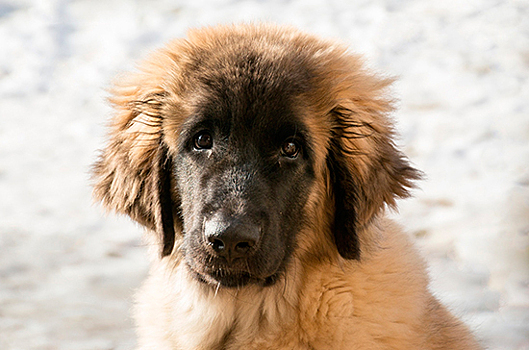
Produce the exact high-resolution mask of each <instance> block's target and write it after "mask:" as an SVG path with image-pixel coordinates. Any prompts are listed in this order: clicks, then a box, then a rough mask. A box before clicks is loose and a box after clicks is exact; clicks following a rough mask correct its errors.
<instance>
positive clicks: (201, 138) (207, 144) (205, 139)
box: [195, 131, 213, 149]
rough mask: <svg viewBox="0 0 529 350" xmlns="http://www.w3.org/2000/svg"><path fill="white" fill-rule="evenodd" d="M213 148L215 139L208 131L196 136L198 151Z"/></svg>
mask: <svg viewBox="0 0 529 350" xmlns="http://www.w3.org/2000/svg"><path fill="white" fill-rule="evenodd" d="M211 147H213V137H212V136H211V134H210V133H208V132H207V131H203V132H201V133H199V134H197V135H196V136H195V148H196V149H210V148H211Z"/></svg>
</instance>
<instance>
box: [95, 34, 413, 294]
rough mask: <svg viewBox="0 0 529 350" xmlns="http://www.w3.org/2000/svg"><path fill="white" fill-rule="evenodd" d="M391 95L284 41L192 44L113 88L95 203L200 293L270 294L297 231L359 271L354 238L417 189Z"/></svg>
mask: <svg viewBox="0 0 529 350" xmlns="http://www.w3.org/2000/svg"><path fill="white" fill-rule="evenodd" d="M388 84H389V81H388V80H380V79H377V78H376V77H374V76H373V75H370V74H368V73H367V72H366V71H365V70H364V69H363V68H362V67H361V64H360V61H359V59H358V58H357V57H355V56H352V55H350V54H347V53H346V51H345V50H344V49H343V48H342V47H340V46H337V45H335V44H333V43H328V42H324V41H320V40H317V39H315V38H313V37H311V36H308V35H305V34H302V33H299V32H297V31H295V30H292V29H284V28H277V27H272V26H265V25H258V26H251V25H244V26H232V27H215V28H207V29H203V30H200V31H194V32H191V33H190V35H189V39H188V40H178V41H175V42H173V43H171V44H169V45H168V46H167V47H166V48H165V49H163V50H161V51H158V52H156V53H155V54H154V55H153V56H152V57H151V58H150V59H148V60H147V61H146V62H145V63H144V65H143V66H142V67H141V69H140V71H139V72H138V73H136V74H133V75H131V76H129V78H128V80H126V81H122V82H121V83H120V85H119V86H118V87H116V89H115V91H114V96H113V99H112V101H113V103H114V105H115V107H116V110H117V113H116V115H115V118H114V120H113V121H114V122H113V125H112V131H111V135H110V138H111V139H110V143H109V145H108V146H107V148H106V149H105V150H104V151H103V153H102V155H101V157H100V159H99V160H98V162H97V163H96V164H95V166H94V179H95V195H96V197H97V198H98V199H99V200H101V201H102V202H103V203H104V204H105V205H106V206H107V207H108V208H110V209H113V210H116V211H117V212H120V213H126V214H128V215H130V216H131V217H132V218H133V219H134V220H136V221H138V222H140V223H141V224H143V225H145V226H146V227H147V228H149V229H150V230H152V231H155V232H156V233H157V234H158V240H159V242H160V244H161V249H160V251H161V255H162V257H166V256H174V255H178V256H181V257H183V259H184V261H185V263H186V264H187V266H188V268H189V271H190V272H192V274H193V275H194V276H195V277H196V278H197V279H198V280H200V281H203V282H206V283H210V284H219V283H220V284H221V285H223V286H228V287H233V286H242V285H245V284H247V283H258V284H262V285H268V284H272V283H273V282H275V281H276V280H277V278H278V276H280V274H281V272H283V271H284V269H285V267H286V265H287V264H288V262H289V259H290V257H291V256H292V254H293V253H294V252H295V250H296V249H297V247H298V246H299V244H298V243H299V242H298V240H297V239H298V237H299V234H300V232H301V231H302V230H308V231H310V232H312V234H313V235H315V236H317V237H316V238H317V239H315V240H314V241H315V242H321V244H327V243H329V244H330V245H332V246H334V247H335V251H337V252H338V253H339V255H341V256H342V257H343V258H346V259H359V258H360V252H361V249H362V244H364V242H363V241H365V240H366V238H362V236H361V235H360V234H359V231H361V230H362V228H363V227H365V226H366V225H367V224H368V223H369V222H371V221H372V220H373V218H374V217H376V216H377V214H378V213H379V212H380V211H381V210H382V208H383V207H384V205H385V204H387V205H389V206H393V205H394V204H395V198H396V197H405V196H406V195H407V193H408V192H407V189H408V188H409V187H410V186H411V183H410V181H411V180H412V179H414V178H417V176H418V175H417V172H416V171H415V170H414V169H412V168H411V167H410V166H409V165H408V163H407V161H406V159H405V158H404V157H403V156H402V154H401V153H399V152H398V151H397V150H396V149H395V147H394V145H393V143H392V135H393V132H392V126H391V123H390V121H389V119H388V118H387V116H386V115H387V113H388V112H390V110H391V104H390V102H389V101H388V100H387V99H386V98H385V97H384V94H383V92H384V89H385V88H386V87H387V85H388ZM309 207H310V208H309ZM318 210H319V211H320V212H321V213H328V214H321V215H320V216H322V215H323V216H325V215H326V216H331V217H329V218H328V220H319V221H318V220H316V216H319V215H318V214H317V212H318ZM316 222H317V223H318V224H316ZM314 225H316V226H318V227H314ZM331 232H332V234H331ZM328 241H330V242H328ZM316 244H317V243H316ZM337 256H338V254H337Z"/></svg>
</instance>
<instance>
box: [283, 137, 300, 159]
mask: <svg viewBox="0 0 529 350" xmlns="http://www.w3.org/2000/svg"><path fill="white" fill-rule="evenodd" d="M300 148H301V147H300V146H299V144H298V143H297V142H296V141H295V140H286V141H285V142H284V143H283V145H282V146H281V154H282V155H283V156H285V157H288V158H296V157H297V156H298V154H299V151H300Z"/></svg>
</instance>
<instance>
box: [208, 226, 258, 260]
mask: <svg viewBox="0 0 529 350" xmlns="http://www.w3.org/2000/svg"><path fill="white" fill-rule="evenodd" d="M260 235H261V228H260V227H259V226H258V225H254V224H249V223H245V222H244V221H242V220H240V219H232V218H230V219H223V218H221V217H218V216H217V217H213V218H212V219H210V220H206V222H205V223H204V236H205V239H206V244H207V245H208V246H209V248H210V249H211V250H212V251H213V252H214V253H215V254H216V255H218V256H222V257H224V258H226V260H227V261H228V262H232V261H233V260H235V259H239V258H246V257H248V256H249V255H251V254H252V253H253V251H255V248H256V245H257V242H258V241H259V238H260Z"/></svg>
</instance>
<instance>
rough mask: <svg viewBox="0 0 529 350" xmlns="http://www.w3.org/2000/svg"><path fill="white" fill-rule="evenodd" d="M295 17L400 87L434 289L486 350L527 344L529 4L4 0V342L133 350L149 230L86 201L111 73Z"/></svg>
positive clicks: (0, 125)
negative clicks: (203, 29)
mask: <svg viewBox="0 0 529 350" xmlns="http://www.w3.org/2000/svg"><path fill="white" fill-rule="evenodd" d="M254 19H260V20H269V21H274V22H279V23H290V24H294V25H296V26H298V27H300V28H303V29H306V30H308V31H310V32H313V33H316V34H320V35H323V36H326V37H331V38H339V39H341V40H342V41H345V42H347V43H349V44H350V45H351V47H352V48H353V50H354V51H356V52H359V53H362V54H364V55H365V56H366V57H367V58H368V59H369V61H370V62H371V65H372V66H373V67H374V68H376V69H378V70H380V71H384V72H387V73H389V74H392V75H397V76H399V77H400V80H399V82H398V83H397V84H396V85H395V93H396V95H397V96H398V97H399V98H400V100H401V107H400V110H399V111H398V113H397V115H396V117H397V118H398V120H399V123H398V126H399V130H400V131H401V133H402V140H401V143H402V145H403V148H404V149H405V151H406V153H407V154H408V155H409V156H410V158H411V159H412V161H413V162H414V163H415V164H416V166H417V167H419V168H420V169H422V170H423V171H424V172H425V173H426V174H427V175H428V179H427V180H426V181H422V183H421V184H420V186H421V190H419V191H416V197H415V198H414V199H411V200H407V201H404V202H402V203H401V212H400V215H399V216H398V220H399V221H401V222H402V223H403V224H404V225H405V226H406V227H408V228H409V230H410V233H411V234H414V235H415V236H416V237H417V243H418V244H419V245H420V247H421V248H422V250H423V252H424V254H425V256H426V257H427V258H428V261H429V263H430V266H431V275H432V278H433V283H432V289H433V290H434V291H435V293H436V294H437V295H438V296H439V297H440V298H442V299H443V300H444V301H445V302H446V303H448V304H449V305H450V306H451V308H452V309H453V310H454V311H455V312H456V313H458V314H459V315H461V316H462V317H463V318H464V320H465V321H466V322H468V324H469V325H470V326H471V327H472V328H473V329H474V330H475V331H476V333H477V335H478V336H479V337H480V338H481V339H482V340H483V344H484V345H485V346H487V347H489V348H490V349H509V350H512V349H526V350H527V349H529V242H528V239H529V237H528V236H529V2H527V0H518V1H517V0H511V1H501V0H482V1H478V0H468V1H457V0H450V1H429V0H424V1H419V0H402V1H401V0H374V1H371V0H360V1H353V0H349V1H348V0H341V1H339V0H335V1H332V0H331V1H324V0H305V1H304V0H292V1H280V0H276V1H257V0H255V1H237V0H232V1H228V0H223V1H214V0H193V1H185V0H181V1H169V0H167V1H147V0H144V1H139V0H137V1H132V0H131V1H124V0H123V1H118V0H105V1H102V0H78V1H67V0H55V1H54V0H48V1H37V0H34V1H30V0H26V1H23V0H19V1H17V0H0V349H7V350H18V349H21V350H26V349H65V350H66V349H68V350H81V349H130V348H132V347H133V346H134V343H135V340H134V334H133V330H132V324H131V321H130V318H129V308H130V306H131V295H132V293H133V291H134V290H135V289H136V288H137V287H138V286H139V284H140V283H141V281H142V279H143V278H144V276H145V273H146V269H147V260H146V256H145V250H146V249H145V247H142V246H141V243H140V242H141V241H140V235H141V230H140V228H138V227H136V226H134V225H133V224H131V223H130V222H129V221H128V220H126V219H125V218H115V217H108V218H105V217H103V215H102V211H101V209H100V208H99V207H97V206H94V205H92V203H91V198H90V188H89V185H88V169H89V166H90V164H91V162H92V161H93V160H94V158H95V154H96V153H95V150H96V149H97V148H100V147H101V146H102V145H103V143H104V124H105V121H106V120H107V118H108V116H109V114H110V108H109V106H108V105H107V104H106V103H105V96H106V95H105V91H104V89H105V87H107V86H108V84H109V82H110V80H111V79H112V77H114V76H115V75H116V74H119V73H120V72H124V71H127V70H129V69H131V68H132V67H133V64H134V62H135V61H136V60H137V59H138V58H141V57H144V56H145V54H146V53H147V52H148V51H149V50H150V49H152V48H155V47H158V46H160V45H161V44H162V43H164V42H166V41H167V40H169V39H170V38H173V37H177V36H182V35H184V33H185V30H186V28H189V27H193V26H198V25H204V24H214V23H219V22H233V21H241V20H254Z"/></svg>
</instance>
